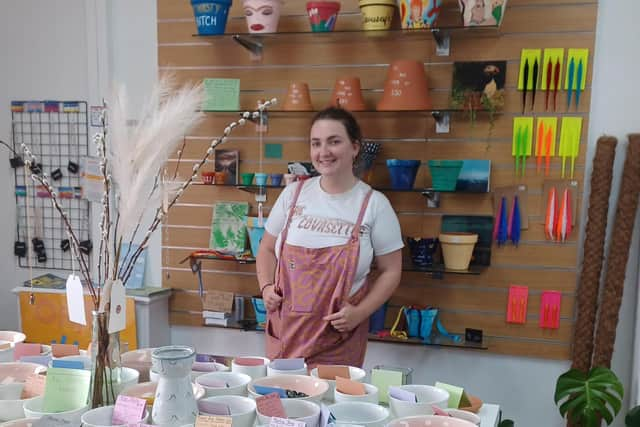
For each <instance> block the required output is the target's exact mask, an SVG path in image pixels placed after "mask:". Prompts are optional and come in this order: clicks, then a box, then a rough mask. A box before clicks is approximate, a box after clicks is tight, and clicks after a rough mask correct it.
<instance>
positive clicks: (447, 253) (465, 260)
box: [439, 232, 478, 271]
mask: <svg viewBox="0 0 640 427" xmlns="http://www.w3.org/2000/svg"><path fill="white" fill-rule="evenodd" d="M439 240H440V244H441V246H442V256H443V258H444V265H445V267H446V268H447V269H449V270H460V271H464V270H468V269H469V263H470V262H471V255H472V254H473V247H474V246H475V245H476V242H477V241H478V235H477V234H475V233H453V232H452V233H440V236H439Z"/></svg>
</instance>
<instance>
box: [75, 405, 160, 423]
mask: <svg viewBox="0 0 640 427" xmlns="http://www.w3.org/2000/svg"><path fill="white" fill-rule="evenodd" d="M113 408H114V406H103V407H101V408H96V409H92V410H90V411H87V412H85V413H84V414H82V417H81V418H80V419H81V421H82V425H83V427H127V426H128V425H132V424H133V425H135V424H137V423H146V422H147V420H148V419H149V412H148V411H147V410H146V409H145V411H144V415H143V417H142V419H140V420H127V423H126V424H113V423H112V422H111V420H112V417H113Z"/></svg>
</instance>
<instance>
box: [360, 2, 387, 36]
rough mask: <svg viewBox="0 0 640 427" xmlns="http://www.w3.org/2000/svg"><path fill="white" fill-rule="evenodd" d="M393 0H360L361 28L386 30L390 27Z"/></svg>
mask: <svg viewBox="0 0 640 427" xmlns="http://www.w3.org/2000/svg"><path fill="white" fill-rule="evenodd" d="M395 10H396V2H395V0H360V12H361V13H362V29H363V30H365V31H379V30H388V29H389V28H391V21H393V14H394V13H395Z"/></svg>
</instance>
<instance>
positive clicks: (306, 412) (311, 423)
mask: <svg viewBox="0 0 640 427" xmlns="http://www.w3.org/2000/svg"><path fill="white" fill-rule="evenodd" d="M282 407H283V408H284V413H285V414H287V418H289V419H292V420H296V421H302V422H304V423H305V424H306V425H307V427H318V424H319V423H320V406H318V404H317V403H315V402H308V401H305V400H300V399H282ZM270 420H271V417H269V416H267V415H263V414H261V413H260V412H258V423H259V424H266V425H269V421H270Z"/></svg>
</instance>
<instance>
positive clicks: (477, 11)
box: [458, 0, 507, 27]
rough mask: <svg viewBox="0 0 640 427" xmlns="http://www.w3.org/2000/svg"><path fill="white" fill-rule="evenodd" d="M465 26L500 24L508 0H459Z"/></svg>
mask: <svg viewBox="0 0 640 427" xmlns="http://www.w3.org/2000/svg"><path fill="white" fill-rule="evenodd" d="M458 4H459V5H460V14H461V15H462V22H463V24H464V26H465V27H472V26H483V25H484V26H486V25H489V26H491V25H498V26H499V25H500V24H501V23H502V19H503V17H504V11H505V9H506V7H507V0H458Z"/></svg>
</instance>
